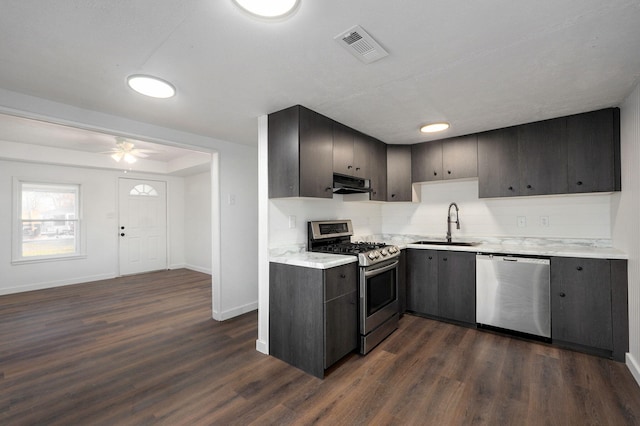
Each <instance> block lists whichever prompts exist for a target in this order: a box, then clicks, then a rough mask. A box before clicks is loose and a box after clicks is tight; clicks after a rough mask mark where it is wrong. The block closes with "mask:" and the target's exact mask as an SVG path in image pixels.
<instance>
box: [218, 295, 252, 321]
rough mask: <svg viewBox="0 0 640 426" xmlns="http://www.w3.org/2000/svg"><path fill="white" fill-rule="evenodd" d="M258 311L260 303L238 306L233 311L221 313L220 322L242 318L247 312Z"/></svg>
mask: <svg viewBox="0 0 640 426" xmlns="http://www.w3.org/2000/svg"><path fill="white" fill-rule="evenodd" d="M257 309H258V301H257V300H256V301H255V302H251V303H247V304H246V305H242V306H238V307H236V308H233V309H228V310H226V311H223V312H221V313H220V320H219V321H224V320H228V319H230V318H233V317H237V316H240V315H242V314H246V313H247V312H251V311H255V310H257Z"/></svg>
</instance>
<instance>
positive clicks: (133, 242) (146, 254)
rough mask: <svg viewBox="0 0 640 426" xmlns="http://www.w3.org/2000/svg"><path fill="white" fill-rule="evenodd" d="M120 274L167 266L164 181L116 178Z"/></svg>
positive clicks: (153, 269) (165, 267)
mask: <svg viewBox="0 0 640 426" xmlns="http://www.w3.org/2000/svg"><path fill="white" fill-rule="evenodd" d="M118 185H119V198H120V199H119V205H120V213H119V221H120V223H119V226H118V234H119V237H118V238H119V239H120V275H129V274H139V273H141V272H149V271H157V270H161V269H167V189H166V182H160V181H151V180H139V179H125V178H121V179H119V184H118Z"/></svg>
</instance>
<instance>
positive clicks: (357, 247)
mask: <svg viewBox="0 0 640 426" xmlns="http://www.w3.org/2000/svg"><path fill="white" fill-rule="evenodd" d="M383 247H386V244H384V243H369V242H357V243H339V244H328V245H326V246H322V247H318V248H317V249H316V251H322V252H325V253H341V254H359V253H366V252H368V251H371V250H380V249H382V248H383Z"/></svg>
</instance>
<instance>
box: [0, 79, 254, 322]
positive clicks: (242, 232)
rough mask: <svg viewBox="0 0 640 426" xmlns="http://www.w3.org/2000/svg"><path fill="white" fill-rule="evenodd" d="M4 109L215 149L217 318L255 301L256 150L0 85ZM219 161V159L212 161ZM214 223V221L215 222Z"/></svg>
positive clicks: (214, 192) (109, 130)
mask: <svg viewBox="0 0 640 426" xmlns="http://www.w3.org/2000/svg"><path fill="white" fill-rule="evenodd" d="M0 113H7V114H13V115H17V116H21V117H26V118H35V119H41V120H44V121H50V122H53V123H58V124H64V125H69V126H75V127H79V128H84V129H89V130H96V131H102V132H105V133H115V134H119V135H123V136H127V137H131V138H134V139H141V140H146V141H150V142H155V143H160V144H163V143H164V144H169V145H180V146H183V147H187V148H194V147H195V148H203V149H205V150H207V151H211V152H214V153H215V157H216V158H217V160H218V162H217V163H216V164H218V166H217V167H216V169H215V170H213V169H212V188H211V192H212V196H213V197H214V198H213V199H212V206H215V207H216V208H212V212H211V215H212V234H213V235H212V247H224V249H223V250H218V251H217V252H212V280H213V281H214V283H213V284H212V286H213V292H214V294H213V298H214V300H215V301H217V302H214V306H217V307H218V309H216V310H214V312H213V317H214V318H216V319H225V318H229V317H230V316H232V315H235V314H237V313H241V312H244V311H246V310H247V309H251V308H252V307H253V308H254V309H255V307H256V306H257V297H258V289H257V282H258V273H257V270H258V261H257V256H256V255H255V250H256V249H255V248H254V249H253V250H254V251H253V252H252V251H251V250H250V249H249V250H247V244H248V243H247V242H249V244H251V243H253V244H254V247H255V241H256V239H257V210H258V202H257V189H256V188H257V184H258V178H257V149H256V148H255V147H248V146H244V145H239V144H236V143H232V142H227V141H222V140H219V139H214V138H210V137H206V136H201V135H196V134H192V133H186V132H182V131H179V130H176V129H169V128H166V127H160V126H155V125H152V124H148V123H143V122H139V121H134V120H130V119H128V118H125V117H119V116H115V115H110V114H105V113H100V112H97V111H91V110H86V109H82V108H77V107H73V106H70V105H66V104H61V103H57V102H52V101H48V100H45V99H40V98H35V97H32V96H27V95H24V94H20V93H16V92H11V91H9V90H4V89H0ZM214 163H215V162H214ZM232 193H235V194H240V195H239V196H238V197H237V203H236V204H235V205H234V206H228V205H219V204H218V203H217V200H216V199H215V198H216V197H217V194H221V195H222V196H223V197H224V196H226V195H228V194H232ZM214 225H215V226H214Z"/></svg>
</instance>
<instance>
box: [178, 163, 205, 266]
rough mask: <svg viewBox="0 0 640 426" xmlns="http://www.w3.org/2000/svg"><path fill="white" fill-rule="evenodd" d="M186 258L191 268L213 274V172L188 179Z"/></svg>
mask: <svg viewBox="0 0 640 426" xmlns="http://www.w3.org/2000/svg"><path fill="white" fill-rule="evenodd" d="M184 210H185V211H184V239H185V241H186V242H187V243H186V244H185V250H184V258H185V265H186V267H187V268H189V269H193V270H195V271H200V272H204V273H207V274H211V173H210V172H206V173H200V174H197V175H193V176H187V177H185V178H184Z"/></svg>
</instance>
